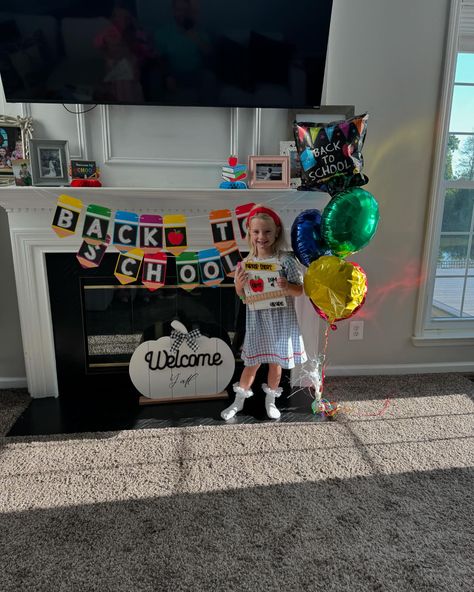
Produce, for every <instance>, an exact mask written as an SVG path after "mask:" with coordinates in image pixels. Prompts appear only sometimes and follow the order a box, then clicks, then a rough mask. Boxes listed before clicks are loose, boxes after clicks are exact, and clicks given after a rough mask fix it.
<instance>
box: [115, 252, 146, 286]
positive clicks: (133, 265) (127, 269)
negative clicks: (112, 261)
mask: <svg viewBox="0 0 474 592" xmlns="http://www.w3.org/2000/svg"><path fill="white" fill-rule="evenodd" d="M143 255H144V253H143V251H142V250H141V249H132V250H131V251H128V253H120V255H119V256H118V259H117V265H116V266H115V272H114V275H115V277H116V278H117V279H118V281H119V282H120V283H121V284H122V285H125V284H131V283H132V282H135V281H136V280H137V279H138V275H139V273H140V266H141V264H142V260H143Z"/></svg>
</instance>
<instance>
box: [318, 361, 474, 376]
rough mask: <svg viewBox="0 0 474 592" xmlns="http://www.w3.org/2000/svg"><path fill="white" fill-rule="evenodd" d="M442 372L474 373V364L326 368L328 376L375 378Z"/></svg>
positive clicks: (452, 363) (448, 363)
mask: <svg viewBox="0 0 474 592" xmlns="http://www.w3.org/2000/svg"><path fill="white" fill-rule="evenodd" d="M441 372H445V373H448V372H460V373H463V374H469V373H472V372H474V362H445V363H435V362H433V363H426V364H380V365H377V364H374V365H370V364H367V365H365V364H361V365H358V366H331V365H328V366H327V368H326V374H327V375H328V376H374V375H384V374H386V375H388V374H399V375H403V374H436V373H441Z"/></svg>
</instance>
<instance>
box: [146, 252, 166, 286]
mask: <svg viewBox="0 0 474 592" xmlns="http://www.w3.org/2000/svg"><path fill="white" fill-rule="evenodd" d="M167 258H168V257H167V255H166V253H163V252H162V253H145V257H144V259H143V269H142V284H143V285H144V286H146V287H147V288H148V290H150V292H154V291H155V290H158V288H162V287H163V286H164V285H165V280H166V261H167Z"/></svg>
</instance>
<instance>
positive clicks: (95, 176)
mask: <svg viewBox="0 0 474 592" xmlns="http://www.w3.org/2000/svg"><path fill="white" fill-rule="evenodd" d="M70 174H71V179H72V181H71V187H102V183H101V182H100V181H99V177H100V171H99V169H98V168H97V165H96V162H95V160H71V167H70Z"/></svg>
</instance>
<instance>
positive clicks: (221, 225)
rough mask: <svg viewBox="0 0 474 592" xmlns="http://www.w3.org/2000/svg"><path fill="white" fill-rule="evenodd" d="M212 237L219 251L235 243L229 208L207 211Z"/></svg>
mask: <svg viewBox="0 0 474 592" xmlns="http://www.w3.org/2000/svg"><path fill="white" fill-rule="evenodd" d="M209 221H210V223H211V229H212V239H213V241H214V245H215V246H216V248H217V249H219V251H227V249H230V247H231V246H232V245H234V244H235V234H234V226H233V224H232V212H231V211H230V210H213V211H212V212H210V213H209Z"/></svg>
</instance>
